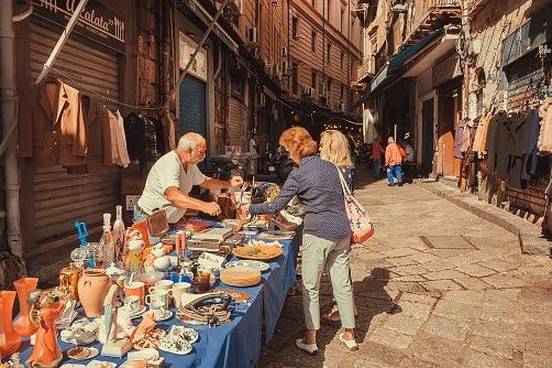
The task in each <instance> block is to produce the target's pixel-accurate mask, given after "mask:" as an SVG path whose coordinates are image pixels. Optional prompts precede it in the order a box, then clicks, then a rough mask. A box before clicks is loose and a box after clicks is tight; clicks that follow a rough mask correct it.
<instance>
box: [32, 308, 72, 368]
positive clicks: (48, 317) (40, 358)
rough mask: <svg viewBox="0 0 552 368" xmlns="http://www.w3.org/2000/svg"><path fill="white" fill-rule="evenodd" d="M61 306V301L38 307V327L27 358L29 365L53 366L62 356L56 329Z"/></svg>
mask: <svg viewBox="0 0 552 368" xmlns="http://www.w3.org/2000/svg"><path fill="white" fill-rule="evenodd" d="M63 308H64V304H63V303H51V304H48V305H46V306H44V307H43V308H41V309H40V327H39V329H38V331H37V332H36V342H35V347H34V349H33V353H32V354H31V357H30V358H29V359H28V360H27V364H29V365H30V366H31V367H39V368H54V367H57V365H58V364H59V362H60V361H61V359H62V358H63V353H62V352H61V349H60V348H59V345H58V342H57V330H56V320H57V319H58V318H59V316H60V315H61V312H62V311H63Z"/></svg>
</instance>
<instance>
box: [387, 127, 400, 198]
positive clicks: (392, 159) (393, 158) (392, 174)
mask: <svg viewBox="0 0 552 368" xmlns="http://www.w3.org/2000/svg"><path fill="white" fill-rule="evenodd" d="M402 160H403V155H402V154H401V149H400V148H399V145H398V144H397V143H395V139H393V137H389V138H388V139H387V147H386V148H385V167H386V171H387V185H389V186H390V187H392V186H395V179H397V184H398V185H399V186H402V167H401V164H402Z"/></svg>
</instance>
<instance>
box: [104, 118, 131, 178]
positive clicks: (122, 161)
mask: <svg viewBox="0 0 552 368" xmlns="http://www.w3.org/2000/svg"><path fill="white" fill-rule="evenodd" d="M109 123H110V129H111V152H112V162H113V163H114V164H115V165H119V166H122V167H127V166H128V165H129V164H130V159H129V157H128V149H127V141H126V137H125V128H124V123H123V117H122V116H121V114H120V112H119V110H117V111H115V112H114V113H113V112H111V111H110V112H109Z"/></svg>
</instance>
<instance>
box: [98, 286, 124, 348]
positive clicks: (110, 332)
mask: <svg viewBox="0 0 552 368" xmlns="http://www.w3.org/2000/svg"><path fill="white" fill-rule="evenodd" d="M118 289H119V286H117V285H115V284H113V285H111V287H110V288H109V291H108V292H107V295H106V297H105V299H104V303H103V308H104V314H103V315H102V316H101V317H99V318H98V321H99V327H100V329H99V333H98V340H99V341H100V342H101V343H102V344H109V343H114V342H115V340H116V339H117V323H116V322H117V306H116V302H117V290H118Z"/></svg>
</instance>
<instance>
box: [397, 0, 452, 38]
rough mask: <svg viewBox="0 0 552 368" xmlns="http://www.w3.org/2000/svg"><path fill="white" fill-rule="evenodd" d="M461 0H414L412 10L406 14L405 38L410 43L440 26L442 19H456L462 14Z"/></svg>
mask: <svg viewBox="0 0 552 368" xmlns="http://www.w3.org/2000/svg"><path fill="white" fill-rule="evenodd" d="M461 2H462V1H461V0H414V8H413V9H412V8H411V9H409V11H408V13H407V35H408V36H407V37H406V39H405V43H407V42H412V41H414V40H415V39H416V38H419V36H420V35H423V34H424V33H426V32H427V31H429V30H432V29H434V28H435V27H434V26H440V25H441V24H439V21H440V20H442V19H443V17H445V18H446V17H456V18H458V19H459V16H460V15H461V12H462V4H461Z"/></svg>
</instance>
